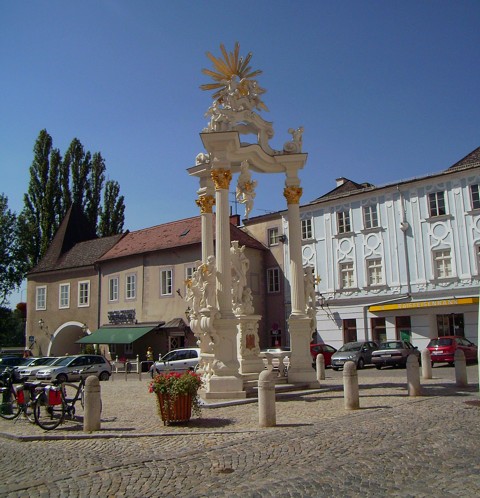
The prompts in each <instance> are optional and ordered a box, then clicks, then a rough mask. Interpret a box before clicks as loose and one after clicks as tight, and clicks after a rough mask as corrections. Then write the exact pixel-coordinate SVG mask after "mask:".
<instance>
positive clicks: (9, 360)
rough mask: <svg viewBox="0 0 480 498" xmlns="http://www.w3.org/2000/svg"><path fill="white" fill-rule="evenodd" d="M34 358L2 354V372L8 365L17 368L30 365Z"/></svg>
mask: <svg viewBox="0 0 480 498" xmlns="http://www.w3.org/2000/svg"><path fill="white" fill-rule="evenodd" d="M32 360H33V358H22V357H20V356H2V357H1V358H0V373H1V372H3V371H4V370H5V368H7V367H11V368H13V369H14V370H15V369H16V367H21V366H23V365H28V364H29V363H30V362H31V361H32ZM14 379H15V380H17V377H16V374H14Z"/></svg>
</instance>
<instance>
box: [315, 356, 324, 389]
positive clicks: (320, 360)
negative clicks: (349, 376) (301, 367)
mask: <svg viewBox="0 0 480 498" xmlns="http://www.w3.org/2000/svg"><path fill="white" fill-rule="evenodd" d="M315 366H316V367H317V381H318V383H319V384H320V381H321V380H325V358H324V356H323V354H322V353H319V354H318V355H317V358H316V359H315Z"/></svg>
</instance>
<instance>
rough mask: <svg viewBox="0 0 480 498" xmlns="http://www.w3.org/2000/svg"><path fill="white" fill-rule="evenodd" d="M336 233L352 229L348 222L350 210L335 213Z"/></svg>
mask: <svg viewBox="0 0 480 498" xmlns="http://www.w3.org/2000/svg"><path fill="white" fill-rule="evenodd" d="M337 224H338V233H347V232H351V231H352V226H351V224H350V212H349V211H340V212H339V213H337Z"/></svg>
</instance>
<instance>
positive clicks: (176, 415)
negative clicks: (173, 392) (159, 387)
mask: <svg viewBox="0 0 480 498" xmlns="http://www.w3.org/2000/svg"><path fill="white" fill-rule="evenodd" d="M157 396H158V404H159V406H160V415H161V417H162V420H163V425H169V424H170V423H176V422H188V421H189V420H190V418H191V416H192V396H191V395H190V394H183V395H181V396H177V398H176V399H175V401H174V402H173V403H171V402H170V397H169V396H168V394H161V393H157Z"/></svg>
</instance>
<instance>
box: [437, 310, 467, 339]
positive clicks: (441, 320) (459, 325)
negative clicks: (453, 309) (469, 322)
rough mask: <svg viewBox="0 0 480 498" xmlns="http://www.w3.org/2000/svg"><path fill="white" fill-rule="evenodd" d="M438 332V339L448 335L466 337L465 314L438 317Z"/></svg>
mask: <svg viewBox="0 0 480 498" xmlns="http://www.w3.org/2000/svg"><path fill="white" fill-rule="evenodd" d="M437 332H438V337H443V336H446V335H459V336H462V337H465V324H464V318H463V313H450V314H449V315H437Z"/></svg>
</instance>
